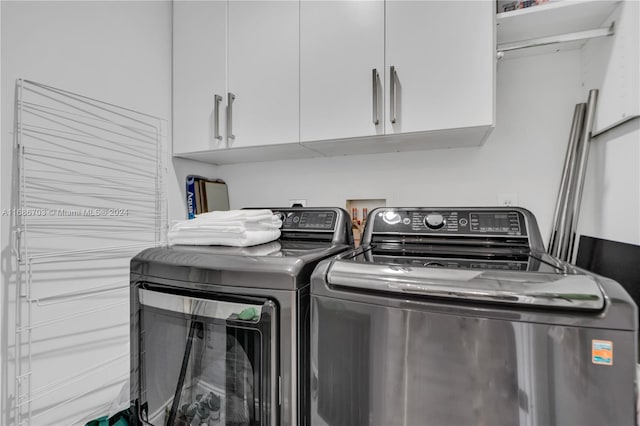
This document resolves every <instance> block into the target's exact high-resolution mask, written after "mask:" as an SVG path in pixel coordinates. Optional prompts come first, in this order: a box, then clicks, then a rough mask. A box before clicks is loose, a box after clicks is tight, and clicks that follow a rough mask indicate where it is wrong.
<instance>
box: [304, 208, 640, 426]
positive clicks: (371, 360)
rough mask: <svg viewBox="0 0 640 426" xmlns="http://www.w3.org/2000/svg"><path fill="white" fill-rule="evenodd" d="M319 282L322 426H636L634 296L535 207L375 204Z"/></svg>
mask: <svg viewBox="0 0 640 426" xmlns="http://www.w3.org/2000/svg"><path fill="white" fill-rule="evenodd" d="M311 287H312V289H311V292H312V344H311V348H312V349H311V359H312V425H313V426H326V425H331V426H343V425H349V426H367V425H372V426H373V425H376V426H404V425H416V426H428V425H434V426H440V425H456V426H463V425H491V426H501V425H567V426H578V425H580V426H587V425H593V426H602V425H609V426H613V425H633V424H635V416H636V393H635V377H636V359H637V357H636V353H637V348H636V342H637V313H636V311H637V309H636V306H635V304H634V303H633V301H632V299H631V298H630V297H629V295H628V294H627V293H626V292H625V290H624V289H623V288H622V287H621V286H620V285H619V284H618V283H616V282H614V281H612V280H609V279H606V278H603V277H598V276H594V275H591V274H589V273H586V272H585V271H581V270H578V269H576V268H574V267H572V266H570V265H568V264H566V263H562V262H559V261H558V260H557V259H554V258H552V257H550V256H548V255H546V254H545V253H544V248H543V246H542V240H541V238H540V233H539V230H538V227H537V224H536V220H535V218H534V217H533V215H532V214H531V213H530V212H528V211H527V210H524V209H520V208H385V209H378V210H375V211H372V212H371V213H370V215H369V218H368V221H367V228H366V230H365V233H364V236H363V245H362V246H361V247H360V248H358V249H356V250H353V251H350V252H346V253H343V254H341V255H339V256H338V257H337V258H334V259H328V260H326V261H323V262H322V263H321V264H320V265H318V267H317V269H316V271H315V273H314V274H313V277H312V283H311Z"/></svg>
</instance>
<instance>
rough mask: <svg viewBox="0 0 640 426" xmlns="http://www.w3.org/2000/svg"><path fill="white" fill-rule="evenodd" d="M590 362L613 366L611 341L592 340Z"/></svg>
mask: <svg viewBox="0 0 640 426" xmlns="http://www.w3.org/2000/svg"><path fill="white" fill-rule="evenodd" d="M591 362H593V363H594V364H600V365H613V342H612V341H611V340H592V341H591Z"/></svg>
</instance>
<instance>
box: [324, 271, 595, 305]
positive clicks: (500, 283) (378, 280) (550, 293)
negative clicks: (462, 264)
mask: <svg viewBox="0 0 640 426" xmlns="http://www.w3.org/2000/svg"><path fill="white" fill-rule="evenodd" d="M327 282H328V283H329V284H331V285H335V286H341V287H347V288H353V289H358V290H367V291H374V292H390V293H401V294H404V295H406V296H416V297H420V296H428V297H438V298H448V299H457V300H460V301H478V302H491V303H504V304H510V305H520V306H530V307H544V308H557V309H577V310H588V311H600V310H602V309H604V306H605V298H604V295H603V293H602V291H601V289H600V286H599V285H598V282H597V281H596V280H595V278H594V277H591V276H589V275H577V274H574V275H564V274H558V273H542V272H524V271H495V270H473V269H440V268H429V267H416V266H408V265H402V264H382V263H368V262H358V261H353V260H336V261H334V262H333V263H332V265H331V267H330V268H329V271H328V273H327Z"/></svg>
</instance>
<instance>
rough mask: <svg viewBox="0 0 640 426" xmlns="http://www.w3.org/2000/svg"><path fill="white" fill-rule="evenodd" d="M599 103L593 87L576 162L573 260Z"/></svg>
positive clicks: (571, 241)
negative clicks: (592, 134)
mask: <svg viewBox="0 0 640 426" xmlns="http://www.w3.org/2000/svg"><path fill="white" fill-rule="evenodd" d="M597 103H598V90H597V89H591V90H590V91H589V99H588V100H587V112H586V115H585V119H584V126H583V128H582V135H581V137H580V142H581V143H580V148H581V149H580V151H579V156H578V158H577V160H578V162H577V163H576V166H577V169H576V179H575V182H574V185H573V189H574V191H573V192H574V199H573V207H572V210H571V216H570V227H569V229H570V232H569V235H568V237H569V244H568V250H567V253H566V260H567V261H568V262H571V261H572V259H573V254H574V251H575V245H576V233H577V230H578V219H579V217H580V204H581V202H582V191H583V189H584V181H585V175H586V173H587V162H588V160H589V148H590V147H591V133H592V132H593V122H594V121H595V115H596V105H597Z"/></svg>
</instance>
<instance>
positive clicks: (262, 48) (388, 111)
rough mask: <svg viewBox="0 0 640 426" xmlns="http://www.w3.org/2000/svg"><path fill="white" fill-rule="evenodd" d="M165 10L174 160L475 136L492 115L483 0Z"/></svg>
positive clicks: (356, 149)
mask: <svg viewBox="0 0 640 426" xmlns="http://www.w3.org/2000/svg"><path fill="white" fill-rule="evenodd" d="M173 21H174V35H173V37H174V40H173V43H174V45H173V142H174V154H176V155H179V156H182V157H186V158H194V159H198V160H202V161H211V162H214V163H219V164H221V163H226V162H242V161H243V159H246V161H256V159H258V160H260V159H263V160H269V159H281V158H300V157H312V156H318V155H340V154H365V153H374V152H390V151H405V150H417V149H429V148H443V147H461V146H477V145H480V144H481V143H482V142H484V140H486V138H487V136H488V134H489V133H490V131H491V129H492V128H493V125H494V122H495V120H494V116H495V111H494V109H495V60H496V59H495V58H496V52H495V49H496V44H495V2H494V1H490V0H468V1H433V0H404V1H403V0H337V1H324V0H299V1H296V0H224V1H216V0H213V1H211V0H209V1H175V2H174V20H173ZM391 70H393V71H394V72H393V73H391ZM216 106H217V107H216Z"/></svg>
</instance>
